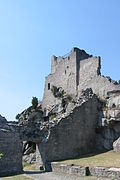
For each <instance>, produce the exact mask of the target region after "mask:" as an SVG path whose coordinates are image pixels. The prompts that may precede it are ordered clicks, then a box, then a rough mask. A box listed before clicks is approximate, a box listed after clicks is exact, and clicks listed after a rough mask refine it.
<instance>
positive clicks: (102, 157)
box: [60, 151, 120, 168]
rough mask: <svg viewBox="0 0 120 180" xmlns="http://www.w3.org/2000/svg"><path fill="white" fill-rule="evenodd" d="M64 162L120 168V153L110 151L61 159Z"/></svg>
mask: <svg viewBox="0 0 120 180" xmlns="http://www.w3.org/2000/svg"><path fill="white" fill-rule="evenodd" d="M60 163H62V164H63V163H64V164H75V165H80V166H89V167H97V166H103V167H118V168H120V153H117V152H113V151H108V152H105V153H101V154H96V155H94V154H89V155H88V156H83V157H81V158H77V159H70V160H64V161H60Z"/></svg>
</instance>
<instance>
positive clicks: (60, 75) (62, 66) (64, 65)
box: [42, 50, 76, 108]
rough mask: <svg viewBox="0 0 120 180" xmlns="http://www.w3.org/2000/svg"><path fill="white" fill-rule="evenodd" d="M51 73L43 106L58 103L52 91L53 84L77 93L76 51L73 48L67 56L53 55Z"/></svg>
mask: <svg viewBox="0 0 120 180" xmlns="http://www.w3.org/2000/svg"><path fill="white" fill-rule="evenodd" d="M51 73H52V74H50V75H49V76H47V77H46V80H45V89H44V97H43V101H42V107H43V108H44V107H47V108H49V106H52V105H55V104H56V103H55V100H56V99H55V98H54V96H53V95H52V92H51V88H52V85H54V86H56V87H62V89H64V91H65V92H66V93H67V94H76V51H74V50H73V51H72V53H71V54H70V56H68V57H66V58H63V57H58V58H55V57H52V68H51ZM48 86H49V87H48Z"/></svg>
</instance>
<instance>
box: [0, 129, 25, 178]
mask: <svg viewBox="0 0 120 180" xmlns="http://www.w3.org/2000/svg"><path fill="white" fill-rule="evenodd" d="M0 153H2V154H3V156H2V158H1V159H0V176H6V175H9V174H13V173H20V172H22V142H21V140H20V138H19V134H17V133H15V132H12V131H11V130H7V129H0Z"/></svg>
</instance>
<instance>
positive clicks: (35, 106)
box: [32, 97, 38, 109]
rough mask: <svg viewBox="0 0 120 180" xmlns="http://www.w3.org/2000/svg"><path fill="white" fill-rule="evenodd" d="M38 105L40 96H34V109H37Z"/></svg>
mask: <svg viewBox="0 0 120 180" xmlns="http://www.w3.org/2000/svg"><path fill="white" fill-rule="evenodd" d="M37 105H38V98H36V97H33V98H32V107H33V108H34V109H36V108H37Z"/></svg>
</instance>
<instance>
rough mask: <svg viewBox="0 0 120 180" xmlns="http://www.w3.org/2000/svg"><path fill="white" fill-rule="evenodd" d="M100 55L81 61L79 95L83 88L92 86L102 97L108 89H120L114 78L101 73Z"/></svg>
mask: <svg viewBox="0 0 120 180" xmlns="http://www.w3.org/2000/svg"><path fill="white" fill-rule="evenodd" d="M100 63H101V60H100V57H92V58H88V59H85V60H82V61H80V72H79V77H80V78H79V86H78V95H79V96H80V94H81V90H82V89H84V90H85V89H86V88H92V90H93V92H94V93H95V94H97V95H99V96H100V97H101V98H102V97H106V96H107V92H108V91H112V90H117V89H120V86H119V85H115V84H114V83H113V82H112V80H111V81H110V80H109V79H108V78H107V77H104V76H101V75H100V68H101V65H100Z"/></svg>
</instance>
